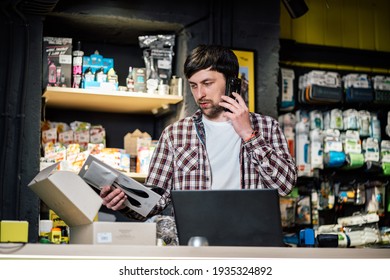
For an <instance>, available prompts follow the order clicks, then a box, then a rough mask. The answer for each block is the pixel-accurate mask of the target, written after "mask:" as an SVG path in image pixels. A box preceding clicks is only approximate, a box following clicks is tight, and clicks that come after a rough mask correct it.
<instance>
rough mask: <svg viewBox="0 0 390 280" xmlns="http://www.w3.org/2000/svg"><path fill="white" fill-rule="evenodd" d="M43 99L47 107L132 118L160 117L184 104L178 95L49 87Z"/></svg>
mask: <svg viewBox="0 0 390 280" xmlns="http://www.w3.org/2000/svg"><path fill="white" fill-rule="evenodd" d="M43 97H44V98H45V102H46V106H48V107H57V108H64V109H79V110H88V111H99V112H110V113H133V114H134V113H139V114H157V113H158V112H159V110H161V109H164V110H166V109H168V108H169V105H174V104H177V103H179V102H181V101H182V100H183V97H182V96H177V95H158V94H150V93H142V92H127V91H103V90H89V89H79V88H63V87H48V88H47V89H46V91H45V92H44V94H43Z"/></svg>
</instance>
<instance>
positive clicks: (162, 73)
mask: <svg viewBox="0 0 390 280" xmlns="http://www.w3.org/2000/svg"><path fill="white" fill-rule="evenodd" d="M138 40H139V45H140V47H141V48H142V49H144V50H143V58H144V61H145V66H146V83H148V80H150V79H152V80H156V81H155V82H153V83H152V84H157V85H160V84H163V85H169V83H170V80H171V76H172V58H173V55H174V52H173V46H174V45H175V35H151V36H139V37H138Z"/></svg>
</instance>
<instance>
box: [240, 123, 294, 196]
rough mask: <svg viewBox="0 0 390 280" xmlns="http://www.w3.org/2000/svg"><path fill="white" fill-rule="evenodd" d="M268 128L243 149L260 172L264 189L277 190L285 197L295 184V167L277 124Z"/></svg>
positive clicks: (261, 131)
mask: <svg viewBox="0 0 390 280" xmlns="http://www.w3.org/2000/svg"><path fill="white" fill-rule="evenodd" d="M268 127H270V129H265V130H264V129H260V130H259V132H258V133H257V135H256V137H253V138H252V139H251V140H249V141H248V142H247V143H245V147H246V150H247V151H248V153H249V159H250V160H251V161H252V163H253V164H254V166H256V169H257V170H258V172H260V175H261V181H262V184H263V185H264V187H266V188H273V189H277V190H278V192H279V194H280V195H281V196H285V195H288V194H289V193H290V192H291V191H292V189H293V188H294V186H295V184H296V181H297V167H296V164H295V161H294V159H293V157H292V156H291V154H290V152H289V150H288V145H287V141H286V138H285V136H284V134H283V132H282V130H281V128H280V126H279V124H278V123H277V122H272V125H271V126H270V125H268Z"/></svg>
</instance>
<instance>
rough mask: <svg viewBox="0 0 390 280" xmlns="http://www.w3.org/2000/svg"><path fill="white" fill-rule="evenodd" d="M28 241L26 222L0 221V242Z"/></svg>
mask: <svg viewBox="0 0 390 280" xmlns="http://www.w3.org/2000/svg"><path fill="white" fill-rule="evenodd" d="M27 240H28V222H27V221H5V220H4V221H0V242H23V243H26V242H27Z"/></svg>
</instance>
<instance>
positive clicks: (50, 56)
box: [42, 37, 72, 87]
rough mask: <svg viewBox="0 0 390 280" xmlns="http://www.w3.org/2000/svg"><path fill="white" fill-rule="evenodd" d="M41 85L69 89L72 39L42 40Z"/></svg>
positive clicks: (45, 38)
mask: <svg viewBox="0 0 390 280" xmlns="http://www.w3.org/2000/svg"><path fill="white" fill-rule="evenodd" d="M42 70H43V85H44V86H52V87H71V80H72V38H60V37H44V38H43V69H42Z"/></svg>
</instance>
